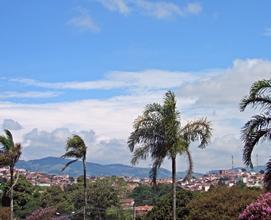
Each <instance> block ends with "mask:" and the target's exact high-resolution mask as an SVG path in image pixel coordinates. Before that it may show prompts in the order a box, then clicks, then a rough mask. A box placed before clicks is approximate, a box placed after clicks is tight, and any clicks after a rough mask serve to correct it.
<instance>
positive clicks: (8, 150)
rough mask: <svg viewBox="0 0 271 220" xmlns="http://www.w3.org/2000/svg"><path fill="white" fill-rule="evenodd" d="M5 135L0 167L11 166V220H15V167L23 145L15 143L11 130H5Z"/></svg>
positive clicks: (2, 139)
mask: <svg viewBox="0 0 271 220" xmlns="http://www.w3.org/2000/svg"><path fill="white" fill-rule="evenodd" d="M4 131H5V135H0V144H1V145H2V148H1V152H0V166H9V171H10V189H9V191H10V219H11V220H13V188H14V167H15V164H16V162H17V161H18V160H19V158H20V156H21V150H22V147H21V144H20V143H14V140H13V137H12V134H11V132H10V131H9V130H4Z"/></svg>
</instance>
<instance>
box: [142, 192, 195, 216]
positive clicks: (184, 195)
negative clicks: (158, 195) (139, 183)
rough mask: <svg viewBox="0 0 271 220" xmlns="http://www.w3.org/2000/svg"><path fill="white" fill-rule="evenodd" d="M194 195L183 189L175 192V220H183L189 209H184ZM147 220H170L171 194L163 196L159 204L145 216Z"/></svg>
mask: <svg viewBox="0 0 271 220" xmlns="http://www.w3.org/2000/svg"><path fill="white" fill-rule="evenodd" d="M195 194H196V193H192V192H190V191H186V190H183V189H179V190H177V193H176V198H177V200H176V207H177V209H176V216H177V219H180V220H181V219H185V216H187V215H188V213H189V209H188V208H187V207H186V206H187V204H188V203H189V202H190V201H191V199H192V198H193V197H194V195H195ZM146 219H148V220H171V219H172V194H171V193H168V194H167V195H165V196H163V198H162V199H161V200H160V202H159V203H158V204H157V205H156V206H155V207H154V208H153V209H152V210H151V211H150V212H149V213H148V215H147V216H146Z"/></svg>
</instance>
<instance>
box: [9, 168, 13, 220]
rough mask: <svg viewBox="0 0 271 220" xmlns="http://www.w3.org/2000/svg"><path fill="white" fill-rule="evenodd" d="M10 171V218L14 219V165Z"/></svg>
mask: <svg viewBox="0 0 271 220" xmlns="http://www.w3.org/2000/svg"><path fill="white" fill-rule="evenodd" d="M9 171H10V220H13V182H14V180H13V174H14V167H13V166H12V165H11V166H10V167H9Z"/></svg>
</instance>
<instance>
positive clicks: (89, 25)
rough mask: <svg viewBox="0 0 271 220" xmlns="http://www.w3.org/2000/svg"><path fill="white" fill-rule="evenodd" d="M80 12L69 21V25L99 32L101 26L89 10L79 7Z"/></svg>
mask: <svg viewBox="0 0 271 220" xmlns="http://www.w3.org/2000/svg"><path fill="white" fill-rule="evenodd" d="M77 11H78V14H77V15H76V16H74V17H72V18H71V19H70V20H68V21H67V23H66V24H67V25H69V26H73V27H76V28H79V29H81V30H89V31H92V32H99V31H100V27H99V26H98V25H97V24H96V23H95V22H94V21H93V19H92V18H91V16H90V15H89V13H88V11H87V10H86V9H84V8H81V7H78V8H77Z"/></svg>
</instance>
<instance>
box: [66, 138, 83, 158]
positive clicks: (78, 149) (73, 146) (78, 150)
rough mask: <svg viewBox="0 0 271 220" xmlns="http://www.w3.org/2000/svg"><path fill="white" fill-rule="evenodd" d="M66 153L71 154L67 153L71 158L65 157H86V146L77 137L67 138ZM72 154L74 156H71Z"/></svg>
mask: <svg viewBox="0 0 271 220" xmlns="http://www.w3.org/2000/svg"><path fill="white" fill-rule="evenodd" d="M66 151H67V153H68V152H71V153H68V155H69V154H70V155H71V156H68V155H66V156H67V157H73V156H76V157H82V158H83V157H84V155H86V151H87V146H86V144H85V142H84V140H83V139H82V138H81V137H80V136H79V135H72V137H69V138H68V140H67V144H66ZM72 153H74V155H72Z"/></svg>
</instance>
